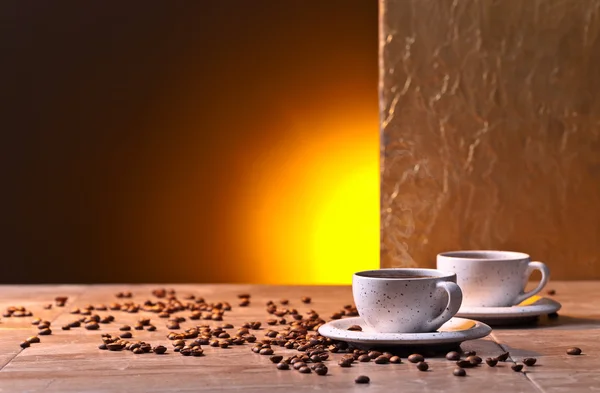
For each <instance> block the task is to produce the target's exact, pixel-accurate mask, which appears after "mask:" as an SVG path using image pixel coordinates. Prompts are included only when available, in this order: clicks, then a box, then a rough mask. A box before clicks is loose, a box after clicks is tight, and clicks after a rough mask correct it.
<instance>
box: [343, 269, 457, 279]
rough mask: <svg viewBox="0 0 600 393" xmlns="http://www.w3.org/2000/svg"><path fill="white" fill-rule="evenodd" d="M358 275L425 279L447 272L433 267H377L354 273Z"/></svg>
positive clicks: (442, 275) (445, 274) (440, 275)
mask: <svg viewBox="0 0 600 393" xmlns="http://www.w3.org/2000/svg"><path fill="white" fill-rule="evenodd" d="M354 274H355V275H356V276H359V277H366V278H380V279H398V280H402V279H410V280H417V279H427V278H438V277H446V276H448V275H449V274H447V273H444V272H441V271H439V270H435V269H378V270H366V271H363V272H357V273H354Z"/></svg>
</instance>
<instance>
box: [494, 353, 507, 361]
mask: <svg viewBox="0 0 600 393" xmlns="http://www.w3.org/2000/svg"><path fill="white" fill-rule="evenodd" d="M509 356H510V353H508V352H504V353H503V354H501V355H500V356H497V357H496V359H498V360H499V361H501V362H506V360H508V357H509Z"/></svg>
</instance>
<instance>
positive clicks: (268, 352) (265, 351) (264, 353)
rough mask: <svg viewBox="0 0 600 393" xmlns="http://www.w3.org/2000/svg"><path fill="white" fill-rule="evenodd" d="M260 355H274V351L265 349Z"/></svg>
mask: <svg viewBox="0 0 600 393" xmlns="http://www.w3.org/2000/svg"><path fill="white" fill-rule="evenodd" d="M259 354H261V355H272V354H273V350H272V349H271V348H263V349H261V350H260V351H259Z"/></svg>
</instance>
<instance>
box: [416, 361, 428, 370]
mask: <svg viewBox="0 0 600 393" xmlns="http://www.w3.org/2000/svg"><path fill="white" fill-rule="evenodd" d="M417 368H418V369H419V371H427V370H429V364H427V363H426V362H419V363H417Z"/></svg>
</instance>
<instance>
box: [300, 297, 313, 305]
mask: <svg viewBox="0 0 600 393" xmlns="http://www.w3.org/2000/svg"><path fill="white" fill-rule="evenodd" d="M300 300H302V303H305V304H308V303H310V302H311V300H312V299H311V298H309V297H308V296H303V297H301V298H300Z"/></svg>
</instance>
